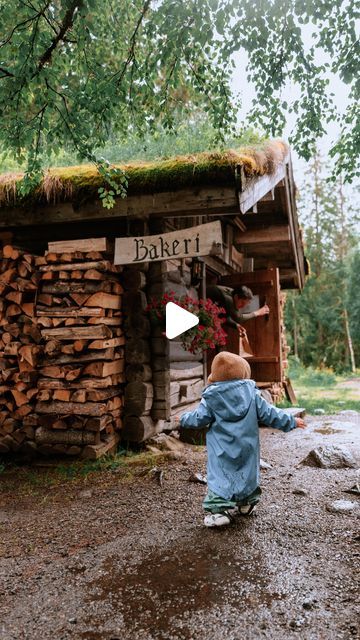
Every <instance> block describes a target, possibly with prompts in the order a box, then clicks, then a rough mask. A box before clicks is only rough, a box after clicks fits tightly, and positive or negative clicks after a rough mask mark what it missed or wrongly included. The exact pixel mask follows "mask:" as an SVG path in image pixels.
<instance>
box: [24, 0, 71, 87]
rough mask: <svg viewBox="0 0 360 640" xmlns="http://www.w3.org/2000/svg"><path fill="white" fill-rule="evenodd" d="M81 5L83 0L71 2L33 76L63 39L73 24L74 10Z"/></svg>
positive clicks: (49, 58) (48, 60)
mask: <svg viewBox="0 0 360 640" xmlns="http://www.w3.org/2000/svg"><path fill="white" fill-rule="evenodd" d="M82 5H83V0H74V1H73V2H72V4H71V6H70V7H69V9H68V10H67V12H66V13H65V16H64V19H63V21H62V23H61V25H60V30H59V32H58V33H57V35H56V36H55V38H53V39H52V41H51V44H50V46H49V47H48V48H47V49H46V51H44V53H43V55H42V56H41V58H40V61H39V64H38V67H37V69H36V71H35V73H34V75H33V77H34V76H36V75H37V74H38V73H39V72H40V71H41V69H42V68H43V67H44V66H45V65H46V64H47V63H48V62H50V60H51V56H52V54H53V52H54V51H55V49H56V47H57V46H58V44H59V42H63V41H64V38H65V35H66V33H67V32H68V31H69V29H71V27H72V26H73V23H74V18H75V12H76V10H77V9H80V8H81V7H82Z"/></svg>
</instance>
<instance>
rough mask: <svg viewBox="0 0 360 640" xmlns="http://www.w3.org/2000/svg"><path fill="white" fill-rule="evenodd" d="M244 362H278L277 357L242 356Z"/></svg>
mask: <svg viewBox="0 0 360 640" xmlns="http://www.w3.org/2000/svg"><path fill="white" fill-rule="evenodd" d="M242 357H243V358H244V359H245V360H249V363H251V362H279V358H278V357H277V356H242Z"/></svg>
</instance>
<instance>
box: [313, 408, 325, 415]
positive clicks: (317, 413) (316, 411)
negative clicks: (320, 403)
mask: <svg viewBox="0 0 360 640" xmlns="http://www.w3.org/2000/svg"><path fill="white" fill-rule="evenodd" d="M313 414H314V416H323V415H324V414H325V411H324V409H320V408H319V409H314V411H313Z"/></svg>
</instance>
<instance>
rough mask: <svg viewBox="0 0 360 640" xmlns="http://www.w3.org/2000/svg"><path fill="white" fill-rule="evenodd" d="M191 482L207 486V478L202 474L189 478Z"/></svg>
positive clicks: (193, 474) (195, 474) (194, 474)
mask: <svg viewBox="0 0 360 640" xmlns="http://www.w3.org/2000/svg"><path fill="white" fill-rule="evenodd" d="M189 482H198V483H199V484H207V477H206V476H203V475H202V474H201V473H192V474H191V475H190V477H189Z"/></svg>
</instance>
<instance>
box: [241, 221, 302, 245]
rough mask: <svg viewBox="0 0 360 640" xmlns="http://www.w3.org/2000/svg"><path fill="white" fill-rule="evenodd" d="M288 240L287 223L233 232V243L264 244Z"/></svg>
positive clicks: (288, 230)
mask: <svg viewBox="0 0 360 640" xmlns="http://www.w3.org/2000/svg"><path fill="white" fill-rule="evenodd" d="M289 240H290V229H289V227H288V225H274V226H272V227H268V228H265V229H256V228H255V229H251V230H247V231H244V232H241V231H237V232H235V237H234V244H235V245H250V244H258V243H261V242H264V243H266V244H269V243H271V244H272V243H274V242H286V241H289Z"/></svg>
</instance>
